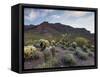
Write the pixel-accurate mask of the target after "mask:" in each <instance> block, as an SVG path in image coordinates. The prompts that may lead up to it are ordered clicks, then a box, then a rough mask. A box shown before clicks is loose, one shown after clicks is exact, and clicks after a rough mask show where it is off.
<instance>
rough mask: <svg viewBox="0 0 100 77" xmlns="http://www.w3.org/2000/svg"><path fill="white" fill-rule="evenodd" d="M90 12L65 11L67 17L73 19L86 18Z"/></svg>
mask: <svg viewBox="0 0 100 77" xmlns="http://www.w3.org/2000/svg"><path fill="white" fill-rule="evenodd" d="M87 13H88V12H83V11H65V13H64V14H65V15H67V16H73V17H81V16H85V15H86V14H87Z"/></svg>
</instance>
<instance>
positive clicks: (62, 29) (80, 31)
mask: <svg viewBox="0 0 100 77" xmlns="http://www.w3.org/2000/svg"><path fill="white" fill-rule="evenodd" d="M24 32H25V33H27V32H30V33H31V34H35V33H36V34H41V35H43V36H52V37H53V36H57V35H61V34H64V33H67V34H71V36H72V38H73V37H76V36H82V37H85V38H88V39H89V40H90V41H91V42H93V41H94V34H92V33H90V31H88V30H86V29H85V28H74V27H71V26H70V25H64V24H61V23H54V24H53V23H48V22H43V23H41V24H39V25H25V27H24Z"/></svg>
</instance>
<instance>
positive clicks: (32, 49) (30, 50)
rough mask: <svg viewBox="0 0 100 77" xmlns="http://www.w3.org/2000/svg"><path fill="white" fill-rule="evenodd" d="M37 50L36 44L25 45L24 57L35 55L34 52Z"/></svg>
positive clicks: (28, 57)
mask: <svg viewBox="0 0 100 77" xmlns="http://www.w3.org/2000/svg"><path fill="white" fill-rule="evenodd" d="M36 52H37V49H36V48H35V47H34V46H24V58H25V59H30V58H32V57H33V54H34V55H35V53H36Z"/></svg>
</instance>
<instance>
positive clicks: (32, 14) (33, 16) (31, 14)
mask: <svg viewBox="0 0 100 77" xmlns="http://www.w3.org/2000/svg"><path fill="white" fill-rule="evenodd" d="M26 11H27V10H26ZM37 17H38V12H35V11H34V10H32V9H31V10H30V11H29V12H28V13H27V14H26V15H25V19H26V20H29V21H32V20H35V19H36V18H37Z"/></svg>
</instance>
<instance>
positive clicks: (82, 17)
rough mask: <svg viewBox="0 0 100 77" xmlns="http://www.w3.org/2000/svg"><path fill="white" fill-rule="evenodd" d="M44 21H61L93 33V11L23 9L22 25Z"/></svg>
mask: <svg viewBox="0 0 100 77" xmlns="http://www.w3.org/2000/svg"><path fill="white" fill-rule="evenodd" d="M44 21H47V22H49V23H62V24H65V25H70V26H72V27H76V28H85V29H87V30H89V31H90V32H91V33H94V12H87V11H69V10H51V9H49V10H48V9H33V8H25V9H24V25H30V24H34V25H38V24H40V23H42V22H44Z"/></svg>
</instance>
